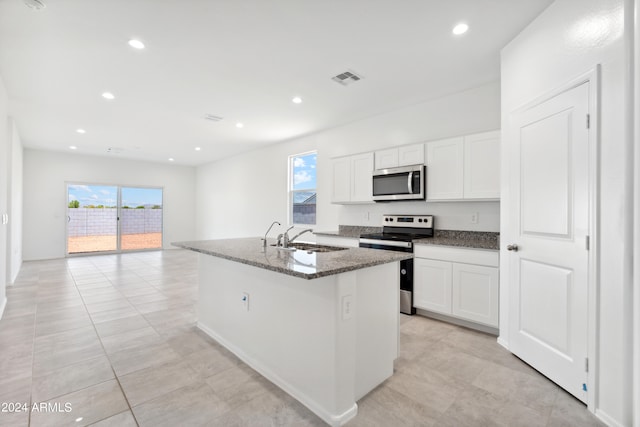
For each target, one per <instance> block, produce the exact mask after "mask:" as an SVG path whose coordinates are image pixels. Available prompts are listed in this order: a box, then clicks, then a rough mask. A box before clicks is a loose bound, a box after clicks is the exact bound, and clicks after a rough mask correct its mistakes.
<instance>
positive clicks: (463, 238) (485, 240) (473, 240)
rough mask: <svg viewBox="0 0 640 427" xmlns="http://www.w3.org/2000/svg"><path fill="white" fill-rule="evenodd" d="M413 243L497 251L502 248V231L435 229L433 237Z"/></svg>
mask: <svg viewBox="0 0 640 427" xmlns="http://www.w3.org/2000/svg"><path fill="white" fill-rule="evenodd" d="M413 243H414V244H423V245H440V246H455V247H461V248H469V249H489V250H496V251H497V250H499V249H500V233H496V232H491V231H460V230H435V235H434V236H433V237H427V238H424V239H417V240H414V241H413Z"/></svg>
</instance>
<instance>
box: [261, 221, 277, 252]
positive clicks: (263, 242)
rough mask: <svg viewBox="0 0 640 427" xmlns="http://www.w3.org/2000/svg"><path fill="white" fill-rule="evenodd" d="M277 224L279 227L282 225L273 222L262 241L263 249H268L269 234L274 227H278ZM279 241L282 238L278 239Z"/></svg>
mask: <svg viewBox="0 0 640 427" xmlns="http://www.w3.org/2000/svg"><path fill="white" fill-rule="evenodd" d="M276 224H278V225H282V224H280V223H279V222H278V221H273V222H272V223H271V225H270V226H269V228H268V229H267V232H266V233H264V238H263V239H262V247H263V248H266V247H267V234H269V232H270V231H271V229H272V228H273V226H274V225H276ZM279 239H280V238H279V237H278V240H279Z"/></svg>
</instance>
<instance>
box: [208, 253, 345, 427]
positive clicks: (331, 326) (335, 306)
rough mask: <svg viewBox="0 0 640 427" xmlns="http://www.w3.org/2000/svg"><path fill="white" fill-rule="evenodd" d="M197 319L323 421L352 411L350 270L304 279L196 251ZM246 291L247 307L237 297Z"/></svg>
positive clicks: (338, 418)
mask: <svg viewBox="0 0 640 427" xmlns="http://www.w3.org/2000/svg"><path fill="white" fill-rule="evenodd" d="M199 274H200V285H199V302H198V327H200V328H201V329H202V330H203V331H205V332H206V333H207V334H209V335H210V336H212V337H213V338H214V339H216V340H217V341H218V342H220V343H221V344H223V345H224V346H225V347H227V348H228V349H229V350H231V351H232V352H233V353H235V354H236V355H237V356H239V357H240V358H241V359H242V360H244V361H245V362H246V363H247V364H249V365H250V366H251V367H253V368H254V369H255V370H257V371H258V372H260V373H261V374H262V375H264V376H265V377H267V378H268V379H269V380H271V381H272V382H274V383H275V384H277V385H278V386H280V387H281V388H282V389H284V390H285V391H287V392H288V393H289V394H291V395H292V396H294V397H295V398H296V399H298V400H299V401H300V402H301V403H303V404H304V405H305V406H307V407H308V408H309V409H311V410H312V411H313V412H315V413H316V414H317V415H318V416H320V417H321V418H322V419H324V420H325V421H326V422H328V423H329V424H331V425H342V424H344V423H345V422H346V421H348V420H349V419H351V418H352V417H353V416H355V414H356V413H357V405H356V404H355V397H354V396H355V392H354V382H355V380H354V377H355V374H354V370H355V366H354V365H355V347H356V344H355V341H356V332H355V330H356V326H355V319H354V318H347V319H343V316H342V314H343V313H342V306H341V304H342V302H343V297H344V296H347V295H355V294H356V272H349V273H343V274H339V275H334V276H328V277H322V278H319V279H314V280H305V279H300V278H296V277H293V276H288V275H284V274H281V273H277V272H273V271H269V270H264V269H261V268H257V267H253V266H249V265H245V264H241V263H237V262H234V261H228V260H225V259H222V258H217V257H212V256H208V255H203V254H201V255H199ZM244 295H248V309H246V308H245V305H244V304H243V301H242V298H243V296H244Z"/></svg>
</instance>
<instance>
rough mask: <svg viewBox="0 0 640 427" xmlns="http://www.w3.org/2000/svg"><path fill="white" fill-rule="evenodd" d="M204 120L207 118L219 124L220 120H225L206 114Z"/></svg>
mask: <svg viewBox="0 0 640 427" xmlns="http://www.w3.org/2000/svg"><path fill="white" fill-rule="evenodd" d="M204 118H205V120H209V121H211V122H219V121H220V120H222V119H223V117H220V116H216V115H214V114H205V115H204Z"/></svg>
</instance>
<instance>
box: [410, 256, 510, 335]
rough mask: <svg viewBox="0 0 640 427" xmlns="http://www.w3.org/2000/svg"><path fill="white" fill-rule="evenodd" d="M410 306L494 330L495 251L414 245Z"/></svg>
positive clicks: (496, 307) (496, 294)
mask: <svg viewBox="0 0 640 427" xmlns="http://www.w3.org/2000/svg"><path fill="white" fill-rule="evenodd" d="M415 256H416V258H415V263H414V297H413V301H414V307H416V308H420V309H423V310H428V311H433V312H435V313H441V314H446V315H449V316H454V317H457V318H460V319H463V320H467V321H471V322H475V323H481V324H483V325H487V326H492V327H496V328H497V327H498V291H499V282H498V256H499V255H498V252H497V251H488V250H480V249H465V248H452V247H439V246H435V245H416V247H415Z"/></svg>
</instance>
